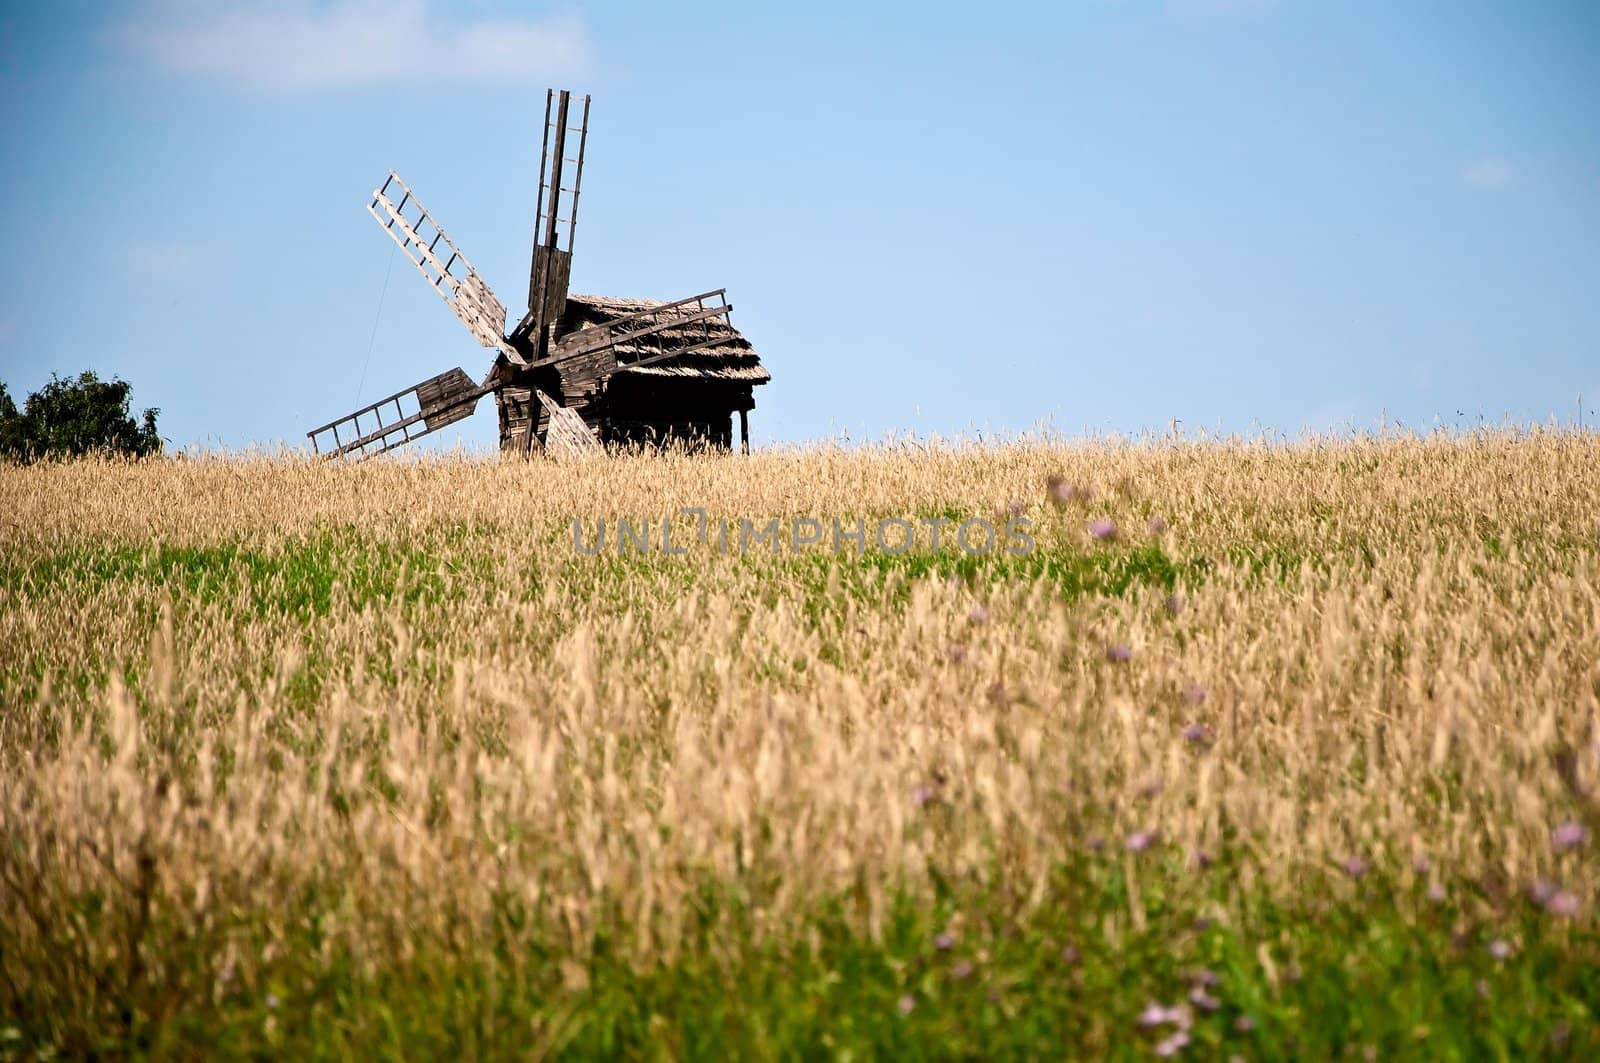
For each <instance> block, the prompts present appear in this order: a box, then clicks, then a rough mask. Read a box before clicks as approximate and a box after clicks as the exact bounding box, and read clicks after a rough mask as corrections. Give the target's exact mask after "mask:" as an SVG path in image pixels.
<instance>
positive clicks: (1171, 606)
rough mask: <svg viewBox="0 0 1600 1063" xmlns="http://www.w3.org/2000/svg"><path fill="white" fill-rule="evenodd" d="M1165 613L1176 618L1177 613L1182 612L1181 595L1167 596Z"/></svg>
mask: <svg viewBox="0 0 1600 1063" xmlns="http://www.w3.org/2000/svg"><path fill="white" fill-rule="evenodd" d="M1167 612H1169V613H1171V614H1172V615H1173V616H1177V615H1178V614H1179V613H1181V612H1183V595H1181V594H1169V595H1167Z"/></svg>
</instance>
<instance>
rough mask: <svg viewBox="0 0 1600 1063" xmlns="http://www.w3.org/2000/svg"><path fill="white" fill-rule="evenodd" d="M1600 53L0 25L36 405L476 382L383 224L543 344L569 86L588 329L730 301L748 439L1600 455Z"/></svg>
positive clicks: (640, 28) (1502, 18)
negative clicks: (542, 216)
mask: <svg viewBox="0 0 1600 1063" xmlns="http://www.w3.org/2000/svg"><path fill="white" fill-rule="evenodd" d="M1597 52H1600V5H1595V4H1589V3H1503V4H1479V3H1471V2H1465V0H1450V2H1443V3H1425V2H1410V3H1403V4H1397V3H1392V2H1382V3H1358V2H1348V3H1343V2H1341V3H1333V2H1328V3H1298V2H1293V0H1280V2H1276V3H1273V2H1269V0H1167V2H1160V0H1149V2H1138V0H1122V2H1114V0H1084V2H1080V3H1063V4H1050V5H1027V4H1009V3H988V4H984V5H981V6H980V7H976V8H975V7H973V5H971V4H951V5H942V4H926V3H925V4H914V5H893V4H882V5H867V4H855V3H845V4H831V3H826V2H813V3H807V4H804V5H781V6H780V5H771V6H768V5H756V4H750V3H731V4H719V3H701V4H695V5H690V6H685V7H681V8H679V7H674V6H672V5H666V4H659V3H643V2H641V3H611V4H593V5H585V4H564V5H541V4H513V3H488V2H482V3H479V2H461V3H454V4H448V5H447V4H444V3H441V2H434V3H428V2H425V0H384V2H367V0H340V2H333V3H200V2H193V0H178V2H173V0H166V2H150V3H143V2H141V3H126V4H120V5H106V4H83V5H74V4H68V3H62V4H41V5H31V4H30V5H15V4H13V5H7V6H6V8H5V11H4V12H3V13H0V136H3V143H4V145H5V150H4V151H3V152H0V192H3V197H0V202H3V204H4V218H5V227H4V256H3V263H0V282H3V283H0V379H3V380H5V381H6V382H7V383H8V384H9V385H10V387H11V391H12V394H13V395H14V396H16V397H18V398H20V397H22V396H23V395H25V394H27V392H29V391H31V390H33V389H35V388H37V387H38V386H39V385H41V384H42V383H44V382H45V381H46V380H48V378H49V375H50V373H51V372H59V373H62V374H66V373H75V372H77V371H79V370H81V369H85V368H93V369H95V370H97V371H98V372H100V373H102V374H103V375H112V374H116V375H120V376H122V377H123V378H125V379H127V380H130V381H132V382H133V384H134V400H135V403H136V405H138V406H140V407H143V406H147V405H153V406H159V407H160V408H161V410H162V415H161V426H162V432H163V434H164V435H166V436H168V437H169V438H170V439H171V440H172V442H173V443H174V444H175V445H178V446H184V445H189V444H192V443H199V444H201V445H205V446H224V447H229V448H242V447H248V446H251V445H254V444H259V445H265V446H273V445H275V444H276V443H277V441H279V440H284V441H287V442H288V443H290V444H291V445H299V444H300V443H302V442H303V440H304V434H303V433H304V432H305V430H306V429H307V428H310V427H312V426H314V425H316V424H319V423H321V422H323V421H326V420H329V419H332V418H333V417H335V416H338V415H340V414H342V413H345V412H348V411H349V410H350V409H353V408H354V407H356V406H357V405H360V404H361V403H364V402H368V401H372V400H373V399H376V398H378V397H381V396H382V395H384V394H386V393H389V392H392V391H396V390H399V389H400V388H402V387H405V386H408V385H410V384H414V383H416V382H417V381H419V380H421V379H423V378H424V377H427V376H430V375H432V374H434V373H436V372H439V371H441V370H444V369H447V368H450V367H452V366H456V365H460V366H463V367H465V368H466V369H467V370H468V372H469V373H471V374H472V375H473V376H475V377H476V376H479V375H481V374H482V372H483V371H484V370H485V369H486V368H487V365H488V362H489V357H488V353H487V352H485V351H483V350H482V349H481V348H479V347H477V346H476V345H475V343H474V341H473V340H472V338H471V337H470V336H469V335H468V334H467V332H466V330H465V329H463V328H462V327H461V325H460V324H459V323H458V322H457V321H456V320H455V318H454V317H452V316H451V314H450V313H449V311H448V309H447V308H446V307H445V306H444V304H443V303H441V302H440V301H439V300H438V299H437V298H436V297H435V296H433V295H432V294H431V293H429V292H428V291H426V290H425V286H424V284H423V281H422V279H421V278H420V277H419V276H418V275H417V274H416V273H415V271H414V270H412V268H411V267H410V266H409V265H408V264H407V263H406V262H405V260H404V258H403V257H400V256H398V255H392V254H391V250H390V249H391V246H392V245H391V244H390V242H389V241H388V240H387V239H385V237H384V235H383V234H382V233H381V232H380V231H379V229H378V227H377V225H376V224H375V223H374V222H373V221H372V219H371V218H370V217H368V215H367V214H366V212H365V210H364V209H363V205H364V202H365V198H366V197H367V195H368V193H369V192H370V190H371V189H372V188H373V187H374V186H375V185H376V184H377V183H378V182H379V181H381V180H382V178H383V176H384V174H385V172H386V171H387V170H388V169H389V168H390V167H393V168H394V169H396V170H397V171H398V172H399V173H400V174H401V176H402V177H404V178H405V179H406V181H407V182H408V183H409V184H410V185H411V187H412V188H413V189H415V190H416V192H417V194H418V195H419V196H420V197H421V198H422V200H423V202H425V203H426V204H427V205H428V207H429V209H430V210H431V211H432V212H433V213H434V214H435V216H436V217H437V218H438V219H439V221H440V223H441V224H442V225H443V226H444V227H445V229H446V231H448V232H449V233H450V234H451V236H452V237H453V238H454V239H455V240H456V242H457V243H458V244H459V245H460V246H461V248H462V249H463V250H464V251H465V252H466V254H467V256H468V257H469V258H470V259H471V260H472V262H473V264H474V265H475V266H476V267H477V269H478V270H479V272H480V273H481V274H482V275H483V276H484V278H485V279H486V280H487V281H488V282H489V283H490V285H491V286H493V287H494V288H495V290H496V291H497V292H498V293H499V295H500V296H501V298H502V299H503V300H504V301H505V302H506V303H507V304H508V306H511V308H512V313H513V316H514V317H515V316H516V315H517V314H518V313H519V312H520V310H521V308H522V305H523V300H522V297H523V296H524V295H525V293H526V277H527V263H528V256H529V250H530V244H531V240H532V227H533V200H534V185H535V180H536V172H537V167H538V134H539V122H540V119H541V118H542V107H543V99H544V90H545V88H546V87H547V86H558V87H560V86H565V87H570V88H572V89H574V90H576V91H578V92H589V93H592V94H593V95H594V97H595V101H594V111H593V116H592V120H591V136H590V141H589V147H588V159H587V165H586V169H585V179H584V198H583V204H582V211H581V214H580V220H579V225H578V233H577V243H576V259H575V264H574V289H575V290H577V291H586V292H596V293H602V294H610V295H626V296H643V297H654V298H660V299H672V298H677V297H680V296H684V295H690V294H693V293H695V292H699V291H702V290H705V289H708V288H714V287H726V288H727V289H728V291H729V298H730V299H731V301H732V302H733V304H734V307H735V310H734V315H733V317H734V322H735V323H736V324H737V325H739V326H740V328H741V329H743V330H744V331H745V333H746V335H748V336H749V337H750V339H751V340H752V341H753V342H754V343H755V344H756V346H757V348H758V350H760V352H761V353H762V356H763V358H764V360H765V361H766V363H767V365H768V366H769V368H770V369H771V371H772V373H773V376H774V381H773V383H772V384H770V385H768V386H767V387H765V388H762V389H760V390H759V391H758V392H757V409H756V411H755V413H754V414H752V430H753V433H754V435H755V438H756V441H757V442H758V443H769V442H794V441H801V440H808V439H817V438H825V437H835V438H836V437H838V436H840V435H841V434H846V435H848V437H849V438H850V439H856V440H859V439H874V438H881V437H883V436H885V435H887V434H890V433H901V432H906V431H912V432H915V433H916V434H918V435H922V436H927V435H934V434H938V435H943V436H953V435H958V434H962V433H967V434H973V433H978V432H983V433H991V432H1003V431H1013V432H1014V431H1024V430H1028V429H1030V428H1034V427H1037V426H1039V425H1041V424H1048V425H1050V426H1052V427H1053V428H1054V429H1056V430H1058V431H1061V432H1064V433H1068V434H1077V433H1083V432H1091V433H1099V432H1106V431H1120V432H1138V431H1140V430H1143V429H1155V430H1164V429H1165V428H1166V426H1167V425H1168V423H1169V422H1170V421H1171V420H1173V419H1177V420H1179V421H1181V422H1182V424H1183V425H1184V426H1185V427H1186V428H1189V429H1193V428H1196V427H1198V426H1205V427H1206V428H1208V429H1217V428H1220V429H1222V430H1223V431H1240V432H1250V431H1252V430H1255V429H1256V428H1258V427H1272V428H1276V429H1278V430H1280V431H1283V432H1286V433H1291V434H1292V433H1295V432H1297V431H1300V430H1302V429H1305V428H1312V429H1328V428H1335V427H1341V426H1343V427H1356V428H1370V427H1375V426H1376V425H1377V424H1378V423H1379V419H1380V418H1382V417H1387V419H1388V421H1389V422H1391V423H1393V422H1396V421H1398V422H1401V423H1404V424H1408V425H1412V426H1417V427H1426V426H1431V425H1433V424H1435V423H1442V424H1445V425H1463V426H1464V425H1469V424H1472V423H1476V421H1477V420H1478V419H1479V418H1485V419H1489V420H1499V419H1500V418H1502V417H1504V416H1508V415H1509V416H1510V417H1512V418H1514V419H1517V420H1520V421H1530V420H1539V421H1543V420H1546V419H1548V418H1550V417H1551V416H1554V417H1556V418H1558V419H1560V420H1561V421H1562V422H1566V421H1568V420H1569V419H1571V418H1572V417H1573V416H1574V415H1575V414H1576V413H1577V404H1576V398H1575V397H1576V395H1577V394H1578V393H1580V392H1581V393H1583V395H1584V396H1585V398H1584V402H1583V406H1584V408H1585V411H1586V412H1585V415H1584V416H1585V420H1586V421H1589V422H1590V423H1594V420H1595V419H1596V415H1595V413H1594V412H1592V411H1594V410H1596V409H1600V62H1596V61H1595V56H1596V54H1597ZM369 342H370V351H371V354H370V361H369V358H368V352H369ZM494 431H495V428H494V417H493V415H492V413H491V412H489V408H488V405H487V404H485V405H484V406H483V407H480V410H479V413H478V414H477V416H476V417H474V418H473V419H472V420H470V421H467V422H463V425H462V431H461V433H460V435H459V437H458V436H457V435H456V434H455V433H454V431H453V430H452V431H449V432H445V433H441V434H440V436H436V437H434V438H435V439H436V440H441V442H442V443H443V444H444V445H451V444H453V443H455V442H457V441H458V440H459V441H464V442H465V443H466V444H468V445H469V446H487V445H489V444H491V443H492V442H493V438H494ZM441 437H442V439H441Z"/></svg>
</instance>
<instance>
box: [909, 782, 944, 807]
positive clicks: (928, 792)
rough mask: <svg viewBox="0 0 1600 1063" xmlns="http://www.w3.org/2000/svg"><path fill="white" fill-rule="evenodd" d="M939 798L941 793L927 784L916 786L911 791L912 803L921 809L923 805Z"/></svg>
mask: <svg viewBox="0 0 1600 1063" xmlns="http://www.w3.org/2000/svg"><path fill="white" fill-rule="evenodd" d="M937 796H939V792H938V791H937V790H935V789H934V788H933V787H931V786H929V785H928V784H927V783H922V784H920V785H918V786H914V787H912V789H911V803H912V804H914V805H916V806H917V807H918V808H921V807H922V806H923V805H925V804H927V803H928V802H929V801H932V800H933V799H934V798H935V797H937Z"/></svg>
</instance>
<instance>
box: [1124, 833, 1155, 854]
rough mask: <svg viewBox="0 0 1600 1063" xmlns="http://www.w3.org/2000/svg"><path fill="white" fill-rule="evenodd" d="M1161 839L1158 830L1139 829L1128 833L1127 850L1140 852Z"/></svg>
mask: <svg viewBox="0 0 1600 1063" xmlns="http://www.w3.org/2000/svg"><path fill="white" fill-rule="evenodd" d="M1160 839H1161V834H1160V832H1159V831H1153V830H1141V831H1135V832H1133V833H1132V834H1130V835H1128V841H1127V846H1128V852H1130V853H1142V852H1144V851H1145V850H1146V849H1148V848H1150V847H1151V846H1152V845H1155V843H1156V842H1157V841H1159V840H1160Z"/></svg>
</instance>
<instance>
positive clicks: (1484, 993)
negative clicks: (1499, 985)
mask: <svg viewBox="0 0 1600 1063" xmlns="http://www.w3.org/2000/svg"><path fill="white" fill-rule="evenodd" d="M1472 988H1474V989H1476V990H1477V991H1478V995H1479V996H1480V997H1482V998H1483V999H1485V1000H1488V999H1489V982H1488V979H1485V978H1480V979H1478V980H1477V981H1476V982H1474V983H1472Z"/></svg>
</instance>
